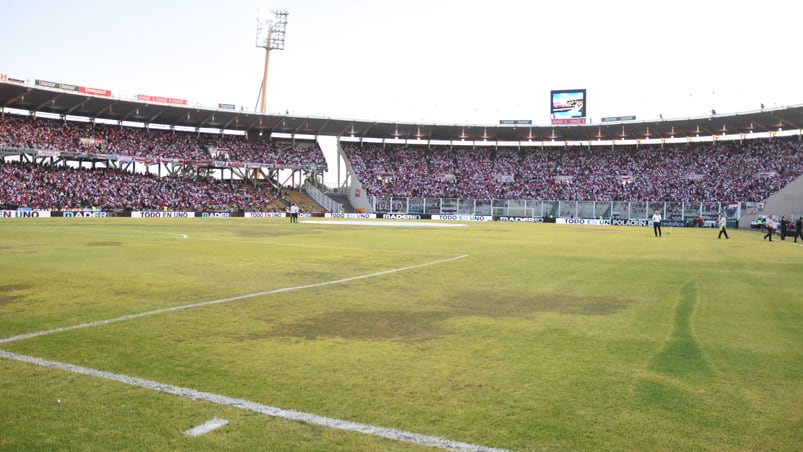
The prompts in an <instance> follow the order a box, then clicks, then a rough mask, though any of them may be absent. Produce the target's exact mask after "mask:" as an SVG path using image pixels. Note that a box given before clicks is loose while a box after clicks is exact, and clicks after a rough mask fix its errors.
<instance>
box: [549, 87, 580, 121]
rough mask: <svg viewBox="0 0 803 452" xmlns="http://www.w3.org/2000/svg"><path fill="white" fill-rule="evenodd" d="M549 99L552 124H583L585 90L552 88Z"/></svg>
mask: <svg viewBox="0 0 803 452" xmlns="http://www.w3.org/2000/svg"><path fill="white" fill-rule="evenodd" d="M550 100H551V102H550V114H551V118H552V124H585V122H586V108H587V107H588V105H587V103H586V90H584V89H561V90H552V91H551V92H550Z"/></svg>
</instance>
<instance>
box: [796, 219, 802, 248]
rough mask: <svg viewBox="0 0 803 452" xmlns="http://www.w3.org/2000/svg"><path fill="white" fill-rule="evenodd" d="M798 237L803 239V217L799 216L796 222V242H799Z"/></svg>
mask: <svg viewBox="0 0 803 452" xmlns="http://www.w3.org/2000/svg"><path fill="white" fill-rule="evenodd" d="M798 237H800V240H803V217H800V218H798V219H797V221H796V222H795V243H797V238H798Z"/></svg>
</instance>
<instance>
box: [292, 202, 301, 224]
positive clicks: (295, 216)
mask: <svg viewBox="0 0 803 452" xmlns="http://www.w3.org/2000/svg"><path fill="white" fill-rule="evenodd" d="M298 211H299V208H298V205H296V204H295V203H293V204H290V223H298Z"/></svg>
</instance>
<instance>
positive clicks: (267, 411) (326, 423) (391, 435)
mask: <svg viewBox="0 0 803 452" xmlns="http://www.w3.org/2000/svg"><path fill="white" fill-rule="evenodd" d="M0 358H4V359H8V360H14V361H20V362H23V363H28V364H33V365H36V366H41V367H46V368H49V369H57V370H63V371H67V372H72V373H76V374H80V375H84V376H88V377H93V378H101V379H105V380H111V381H115V382H118V383H123V384H127V385H130V386H135V387H138V388H143V389H150V390H153V391H157V392H162V393H166V394H172V395H176V396H179V397H184V398H188V399H192V400H203V401H206V402H210V403H214V404H218V405H223V406H228V407H232V408H238V409H242V410H247V411H251V412H254V413H258V414H264V415H266V416H270V417H275V418H281V419H285V420H289V421H296V422H302V423H306V424H314V425H319V426H322V427H327V428H332V429H337V430H345V431H350V432H357V433H362V434H366V435H373V436H378V437H382V438H388V439H392V440H395V441H402V442H407V443H413V444H418V445H421V446H429V447H436V448H440V449H447V450H460V451H477V452H486V451H487V452H496V451H505V449H496V448H491V447H485V446H480V445H477V444H470V443H464V442H460V441H453V440H450V439H447V438H441V437H438V436H430V435H421V434H418V433H413V432H406V431H403V430H397V429H393V428H386V427H378V426H374V425H369V424H361V423H359V422H351V421H346V420H342V419H335V418H330V417H325V416H318V415H316V414H310V413H304V412H301V411H294V410H286V409H283V408H277V407H273V406H269V405H263V404H261V403H256V402H251V401H249V400H244V399H237V398H233V397H228V396H224V395H220V394H214V393H211V392H203V391H197V390H194V389H189V388H183V387H180V386H174V385H169V384H165V383H159V382H156V381H152V380H146V379H143V378H137V377H131V376H128V375H122V374H115V373H112V372H105V371H102V370H96V369H90V368H88V367H82V366H76V365H74V364H68V363H62V362H58V361H51V360H46V359H41V358H36V357H33V356H27V355H20V354H17V353H11V352H7V351H4V350H0Z"/></svg>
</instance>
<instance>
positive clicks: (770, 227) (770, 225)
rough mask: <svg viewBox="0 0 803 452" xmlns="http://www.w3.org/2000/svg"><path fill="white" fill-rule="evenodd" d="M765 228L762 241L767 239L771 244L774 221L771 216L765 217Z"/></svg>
mask: <svg viewBox="0 0 803 452" xmlns="http://www.w3.org/2000/svg"><path fill="white" fill-rule="evenodd" d="M766 226H767V234H766V235H765V236H764V240H766V239H767V237H769V238H770V242H771V241H772V234H774V233H775V220H773V219H772V215H769V216H767V222H766Z"/></svg>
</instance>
